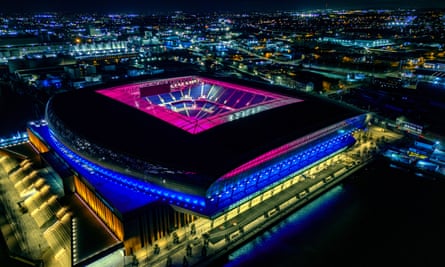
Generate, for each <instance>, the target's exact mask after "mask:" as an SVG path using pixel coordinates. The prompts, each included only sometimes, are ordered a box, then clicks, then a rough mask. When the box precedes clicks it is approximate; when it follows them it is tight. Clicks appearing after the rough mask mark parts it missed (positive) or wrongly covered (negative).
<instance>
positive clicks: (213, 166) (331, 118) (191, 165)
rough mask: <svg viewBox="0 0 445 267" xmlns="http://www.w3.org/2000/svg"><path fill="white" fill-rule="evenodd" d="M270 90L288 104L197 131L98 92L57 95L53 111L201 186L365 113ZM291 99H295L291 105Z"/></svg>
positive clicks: (76, 127)
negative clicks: (192, 177) (191, 176)
mask: <svg viewBox="0 0 445 267" xmlns="http://www.w3.org/2000/svg"><path fill="white" fill-rule="evenodd" d="M242 83H243V84H244V86H249V87H252V86H253V87H254V88H256V89H253V91H252V92H255V93H258V92H260V91H261V89H262V88H263V87H265V85H262V84H256V83H255V84H249V83H248V82H242V81H237V84H242ZM267 89H268V90H272V89H273V90H276V92H274V93H265V95H269V96H271V98H272V99H275V100H276V99H277V98H276V97H277V96H278V95H283V96H282V97H281V98H280V97H278V99H285V101H287V102H286V103H285V104H284V105H276V106H274V107H273V108H269V109H262V110H261V112H257V113H255V112H252V113H251V114H249V116H245V117H244V116H240V117H238V118H237V119H236V120H232V121H229V120H226V121H224V123H219V124H216V125H212V127H208V128H206V129H205V130H203V131H198V132H195V133H193V132H192V133H191V132H189V131H187V130H185V129H182V128H180V127H179V128H178V127H177V126H175V125H173V124H171V123H169V122H166V121H165V120H163V119H160V118H158V117H156V116H152V115H150V114H147V113H146V112H142V111H141V110H138V109H136V108H134V107H132V106H130V105H126V104H123V103H122V102H120V101H116V100H114V99H112V98H110V97H107V96H104V95H103V94H100V93H97V91H91V90H82V91H73V92H67V93H63V94H58V95H55V96H54V97H53V98H52V100H51V109H52V112H56V113H57V114H58V117H59V118H60V119H61V120H63V121H64V126H65V127H67V128H69V129H70V130H71V131H73V132H75V133H76V134H78V135H80V136H82V137H84V138H86V139H87V140H89V141H90V142H95V143H97V144H99V145H101V146H103V147H107V148H110V149H111V150H114V151H119V152H121V153H124V154H128V155H132V156H135V157H137V158H141V159H144V160H146V161H148V162H151V163H154V164H159V165H161V166H165V167H167V168H169V169H173V170H182V171H186V172H189V173H196V174H199V175H200V176H202V177H208V179H204V180H199V179H198V180H194V181H182V182H185V183H191V184H193V183H196V186H200V187H208V186H209V185H210V184H212V183H213V182H214V181H215V180H216V179H217V178H219V177H221V176H223V175H224V174H226V173H228V172H229V171H231V170H233V169H235V168H237V167H239V166H240V165H242V164H244V163H246V162H248V161H250V160H252V159H254V158H256V157H258V156H260V155H262V154H264V153H266V152H268V151H270V150H272V149H275V148H277V147H280V146H282V145H285V144H287V143H289V142H291V141H294V140H295V139H297V138H299V137H302V136H304V135H307V134H310V133H312V132H315V131H317V130H319V129H321V128H324V127H327V126H330V125H332V124H335V123H338V122H340V121H343V120H345V119H348V118H351V117H354V116H357V115H360V114H363V112H361V111H359V110H356V109H352V108H349V107H344V106H341V105H340V104H338V103H336V102H333V101H330V100H327V99H322V98H320V97H316V96H311V95H306V94H303V93H298V92H292V93H290V92H289V91H284V90H282V89H279V88H275V87H269V88H267ZM257 90H258V91H257ZM289 97H291V98H294V99H295V101H294V100H292V99H291V101H289V99H290V98H289ZM269 100H270V99H269ZM275 100H273V101H275ZM266 102H267V101H266ZM266 104H267V103H266Z"/></svg>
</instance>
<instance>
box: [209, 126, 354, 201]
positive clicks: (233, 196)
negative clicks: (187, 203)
mask: <svg viewBox="0 0 445 267" xmlns="http://www.w3.org/2000/svg"><path fill="white" fill-rule="evenodd" d="M352 131H353V130H349V131H341V132H340V134H339V135H337V136H335V137H334V138H331V139H328V140H325V141H323V142H320V143H319V144H316V145H314V146H311V147H310V148H308V149H306V150H303V151H298V152H297V153H293V154H292V155H288V156H287V157H286V158H285V159H283V160H281V161H279V162H277V163H275V164H273V165H271V166H269V167H267V168H264V169H262V170H260V171H257V172H255V173H253V174H251V175H249V176H247V177H245V178H242V179H240V180H238V181H237V182H236V183H230V184H227V185H225V186H223V188H221V189H220V190H219V191H214V192H212V193H210V194H209V195H208V198H209V200H210V202H212V203H214V205H212V206H213V207H215V208H216V209H217V210H222V209H224V208H225V207H228V206H230V205H234V204H235V203H237V202H239V201H244V200H245V199H246V197H248V196H253V195H258V194H261V193H262V192H264V191H266V190H268V189H269V188H271V187H272V186H274V185H276V184H278V183H282V182H284V181H286V180H287V179H289V178H291V177H293V176H294V175H295V174H296V173H297V172H300V171H301V170H303V169H304V168H305V167H307V166H310V165H311V164H313V163H315V162H317V161H319V160H321V159H323V158H324V157H327V156H329V155H332V154H333V153H335V152H336V151H339V150H341V149H343V148H345V147H347V146H349V145H351V144H353V143H354V142H355V139H354V138H353V137H352ZM253 193H256V194H253Z"/></svg>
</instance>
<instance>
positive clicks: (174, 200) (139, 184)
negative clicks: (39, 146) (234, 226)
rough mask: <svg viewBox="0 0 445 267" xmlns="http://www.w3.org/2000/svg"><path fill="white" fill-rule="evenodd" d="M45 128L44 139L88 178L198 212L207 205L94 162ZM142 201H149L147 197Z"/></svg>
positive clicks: (189, 196) (203, 201)
mask: <svg viewBox="0 0 445 267" xmlns="http://www.w3.org/2000/svg"><path fill="white" fill-rule="evenodd" d="M44 128H46V129H42V127H41V128H40V129H39V130H41V133H42V136H43V137H44V139H45V140H46V141H47V142H48V143H49V145H50V146H51V147H52V148H53V149H54V150H55V151H56V152H57V153H58V154H59V155H60V156H61V157H62V158H63V159H64V160H65V161H66V162H67V163H68V164H69V165H70V166H71V167H72V168H73V169H74V170H76V171H78V172H79V174H80V175H82V176H83V177H84V178H86V179H87V180H97V179H100V180H104V181H108V182H110V183H112V184H114V185H116V186H119V187H123V188H125V189H130V190H133V191H137V192H142V193H144V194H146V195H147V196H148V197H152V198H153V200H155V199H158V200H161V201H163V202H167V203H169V204H173V205H177V206H180V207H183V208H186V209H191V210H195V211H197V212H202V211H203V210H204V207H205V206H206V205H205V200H204V199H203V198H201V197H197V196H193V195H188V194H184V193H182V192H177V191H173V190H169V189H166V188H162V187H160V186H157V185H154V184H151V183H149V182H146V181H140V180H138V179H135V178H132V177H129V176H126V175H123V174H121V173H118V172H115V171H112V170H109V169H106V168H103V167H101V166H99V165H97V164H94V163H92V162H90V161H88V160H87V159H85V158H82V157H80V156H78V155H77V154H76V153H74V152H73V151H71V150H70V149H68V148H67V147H66V146H65V145H63V144H62V143H61V142H60V141H58V140H57V139H56V137H55V136H54V135H53V134H52V133H51V131H50V130H49V129H48V127H47V126H45V127H44ZM90 182H91V181H90ZM141 201H143V202H148V201H147V199H144V200H141Z"/></svg>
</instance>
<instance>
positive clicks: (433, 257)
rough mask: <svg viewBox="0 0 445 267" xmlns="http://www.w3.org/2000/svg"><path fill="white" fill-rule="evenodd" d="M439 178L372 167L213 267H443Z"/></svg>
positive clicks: (443, 196) (444, 211)
mask: <svg viewBox="0 0 445 267" xmlns="http://www.w3.org/2000/svg"><path fill="white" fill-rule="evenodd" d="M444 205H445V179H444V180H443V181H442V180H431V179H427V178H421V177H418V176H415V175H413V174H410V173H406V172H404V171H401V170H396V169H392V168H390V167H389V166H388V165H387V164H386V163H383V162H376V163H373V164H372V165H370V166H368V168H366V170H363V171H362V172H361V173H360V174H357V175H355V177H351V178H348V179H347V180H346V181H345V182H344V183H343V184H342V185H339V186H337V187H334V188H333V189H332V190H330V191H329V192H327V193H326V194H324V195H323V196H321V197H320V198H318V199H316V200H314V201H313V202H311V203H310V204H308V205H307V206H305V207H304V208H302V209H301V210H299V211H297V212H295V213H294V214H293V215H291V216H290V217H289V218H288V219H286V220H285V221H283V222H281V223H279V224H277V225H276V226H275V227H273V228H272V229H270V230H268V231H266V232H264V234H262V235H261V236H259V237H257V238H255V239H253V240H252V241H251V242H250V243H248V244H246V245H245V246H242V247H241V248H240V249H238V250H236V251H234V252H233V253H231V254H230V255H228V256H227V257H225V258H223V259H221V260H220V261H219V262H218V263H217V264H215V266H225V267H239V266H274V267H275V266H282V267H290V266H382V265H385V266H402V265H405V266H445V257H443V256H442V255H443V252H442V249H443V243H444V242H445V227H444V226H445V208H444Z"/></svg>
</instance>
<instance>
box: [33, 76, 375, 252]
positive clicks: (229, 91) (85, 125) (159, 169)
mask: <svg viewBox="0 0 445 267" xmlns="http://www.w3.org/2000/svg"><path fill="white" fill-rule="evenodd" d="M259 86H265V85H258V84H256V87H257V88H259ZM265 89H267V90H265ZM297 94H300V93H297V92H293V93H290V92H286V91H282V90H281V89H278V88H263V89H254V88H252V86H251V85H247V84H246V85H241V84H239V83H237V84H234V83H229V82H225V81H221V80H218V81H217V80H213V79H209V78H203V77H197V76H186V77H176V78H169V79H161V80H153V81H146V82H141V83H134V84H127V85H122V86H116V87H112V88H106V89H101V90H95V91H93V90H87V89H86V90H82V91H74V92H67V93H63V94H58V95H55V96H54V97H53V98H52V99H51V100H50V101H49V102H48V104H47V109H46V121H44V122H43V123H30V124H29V136H30V140H31V142H32V143H33V144H34V145H35V147H36V148H37V149H38V150H39V151H41V152H46V151H49V152H46V153H55V155H57V156H58V157H59V158H61V159H62V160H63V161H64V162H66V163H67V165H69V168H70V169H72V171H73V173H74V175H73V176H72V177H71V180H70V179H65V181H64V182H65V189H66V190H71V191H72V192H76V194H78V195H79V196H80V197H81V198H82V199H84V200H85V202H86V203H88V205H89V206H90V207H91V209H93V210H94V211H95V212H96V214H97V215H98V216H99V217H100V218H101V219H102V220H103V221H104V223H105V224H106V225H107V226H108V227H109V229H110V230H111V231H112V232H113V233H114V234H115V235H116V236H117V237H118V238H119V239H120V240H122V241H123V243H124V245H125V251H126V253H127V254H130V253H131V252H132V251H134V250H137V249H140V248H141V247H146V246H149V245H153V244H154V243H155V242H156V240H159V239H160V238H162V237H164V236H167V235H168V234H170V233H171V232H172V231H174V230H175V229H177V228H180V227H183V226H185V225H188V224H190V223H191V222H192V221H194V220H195V219H196V218H198V217H205V218H209V219H211V220H214V221H215V225H214V226H216V225H217V222H218V221H221V220H220V218H224V217H225V216H226V215H227V214H228V213H230V212H231V211H233V210H234V209H238V210H241V212H242V210H245V209H247V208H246V207H247V205H246V203H248V202H249V201H251V200H252V199H254V198H255V197H257V196H258V195H260V194H262V192H266V191H267V190H269V189H270V188H272V187H275V186H277V185H280V184H282V183H285V182H286V181H288V180H289V179H290V178H291V177H293V176H294V175H295V174H296V173H299V172H301V171H302V170H304V169H306V168H307V167H308V166H310V165H312V164H315V163H316V162H319V161H321V160H323V159H326V158H329V157H331V156H332V155H335V154H336V153H339V152H340V151H342V150H344V149H345V148H347V147H349V146H351V145H352V144H354V143H355V139H354V137H353V135H352V134H353V132H354V131H355V130H357V129H359V128H363V127H364V126H365V124H366V120H367V119H368V117H367V114H366V113H363V112H361V111H359V110H355V109H351V108H346V107H342V106H340V105H339V104H337V103H335V102H332V101H329V100H323V99H320V98H319V97H316V96H310V95H305V94H301V95H298V96H297ZM249 207H250V204H249Z"/></svg>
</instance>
